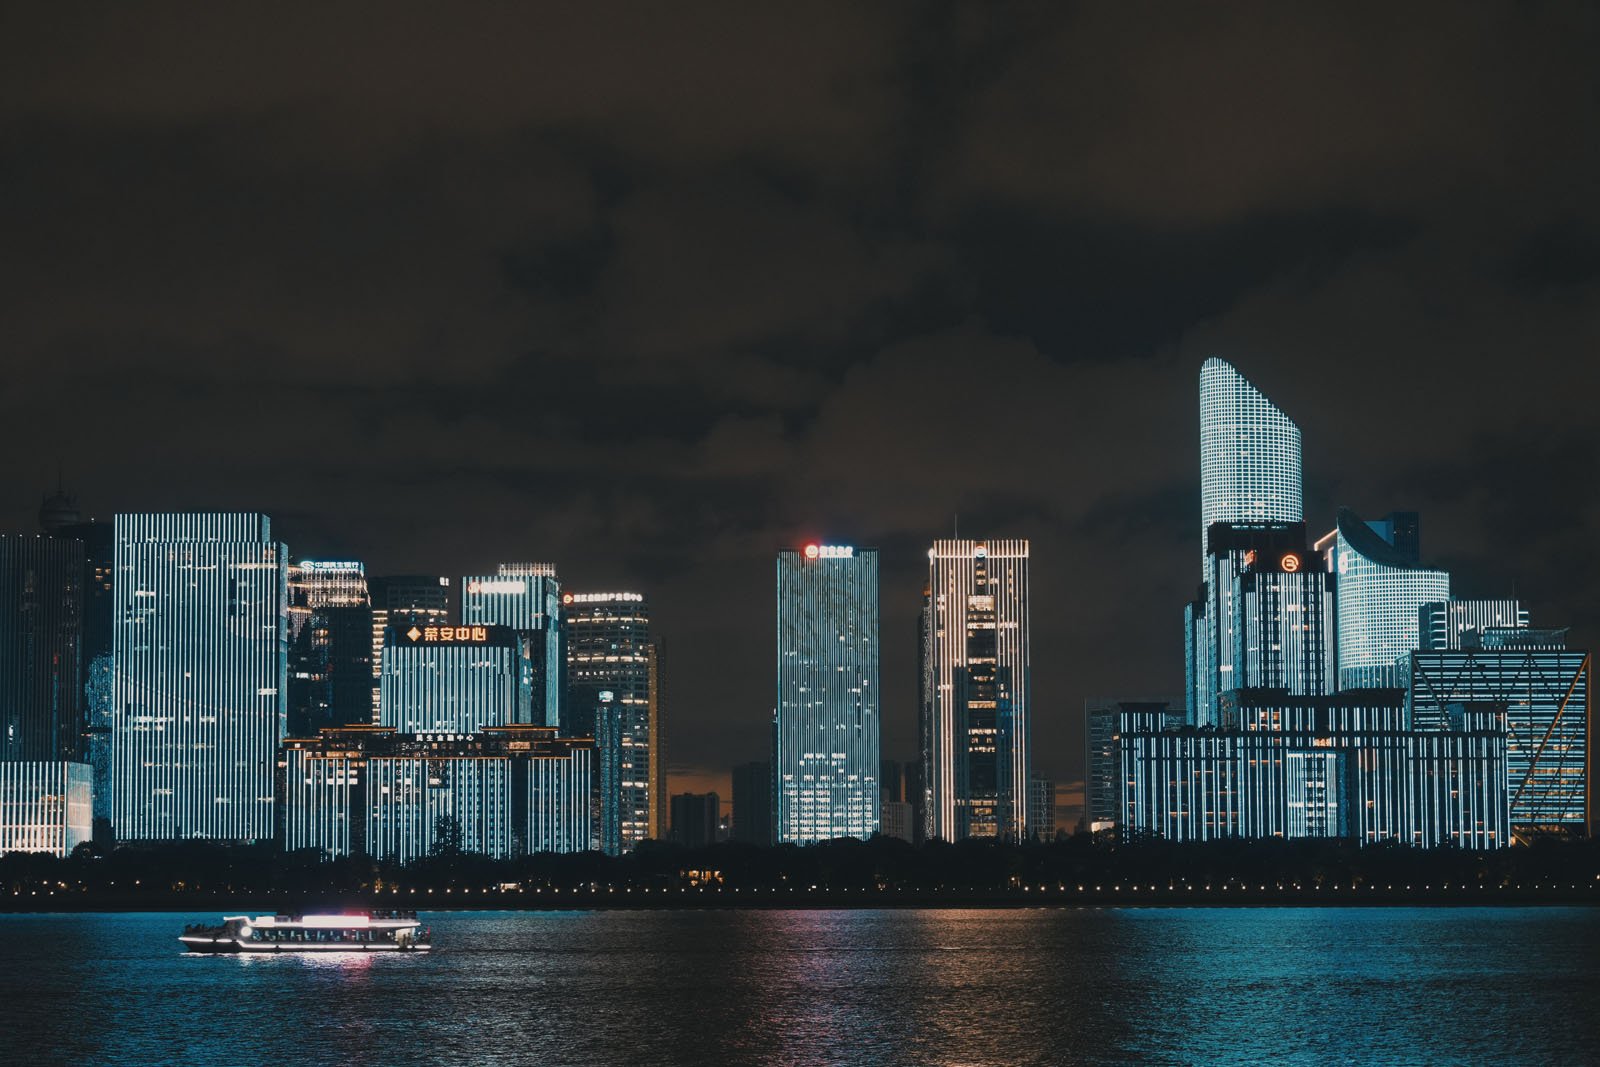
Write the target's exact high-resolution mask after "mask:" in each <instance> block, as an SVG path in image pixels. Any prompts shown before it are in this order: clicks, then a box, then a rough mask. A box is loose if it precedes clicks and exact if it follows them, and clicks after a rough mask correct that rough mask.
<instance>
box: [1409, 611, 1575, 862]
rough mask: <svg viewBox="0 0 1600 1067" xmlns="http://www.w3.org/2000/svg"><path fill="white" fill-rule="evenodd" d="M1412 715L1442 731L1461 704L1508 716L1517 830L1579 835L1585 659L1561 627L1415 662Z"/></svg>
mask: <svg viewBox="0 0 1600 1067" xmlns="http://www.w3.org/2000/svg"><path fill="white" fill-rule="evenodd" d="M1408 666H1409V673H1410V677H1409V679H1408V680H1409V682H1410V685H1411V692H1410V704H1411V716H1412V719H1413V721H1414V722H1415V723H1417V724H1418V725H1419V726H1424V725H1438V724H1440V723H1442V722H1444V721H1445V720H1447V718H1448V717H1449V716H1450V715H1451V714H1453V713H1454V712H1455V711H1457V710H1459V709H1460V708H1463V707H1474V708H1476V707H1491V708H1493V709H1494V710H1495V713H1496V714H1497V715H1503V717H1504V729H1505V732H1506V735H1507V740H1506V776H1507V779H1508V789H1509V791H1510V795H1511V824H1512V827H1513V828H1514V829H1515V830H1516V831H1517V832H1518V833H1519V834H1521V835H1524V836H1527V835H1532V834H1535V833H1542V832H1547V831H1552V830H1554V831H1559V832H1562V833H1581V832H1584V830H1585V827H1586V826H1589V825H1591V820H1592V818H1593V813H1592V812H1591V811H1590V810H1589V799H1590V798H1589V777H1588V774H1589V736H1590V727H1589V714H1590V710H1591V709H1590V707H1589V699H1590V690H1591V684H1592V683H1591V678H1592V666H1591V659H1590V656H1589V654H1588V653H1587V652H1584V651H1582V650H1580V649H1572V648H1568V647H1567V635H1566V631H1565V630H1542V629H1529V628H1527V627H1508V628H1505V629H1490V630H1485V631H1483V632H1482V633H1481V634H1480V633H1472V634H1469V635H1467V639H1466V640H1465V641H1464V642H1463V643H1462V647H1460V648H1454V649H1438V650H1430V651H1420V652H1414V653H1412V654H1411V656H1410V663H1409V665H1408Z"/></svg>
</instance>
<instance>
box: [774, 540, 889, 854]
mask: <svg viewBox="0 0 1600 1067" xmlns="http://www.w3.org/2000/svg"><path fill="white" fill-rule="evenodd" d="M777 577H778V604H777V606H778V643H777V652H778V693H777V698H778V699H777V716H776V719H775V722H774V730H775V734H774V737H773V753H774V763H775V774H774V779H775V783H774V784H775V791H776V792H775V800H776V808H777V836H778V840H779V842H793V843H797V844H809V843H813V842H817V841H827V840H830V839H832V838H837V837H860V838H865V837H870V836H871V835H872V834H873V833H875V832H877V830H878V827H879V809H878V805H879V799H880V798H879V794H878V761H879V758H880V753H879V718H878V716H879V710H880V709H879V698H878V551H877V549H872V548H866V549H857V548H851V547H849V546H845V545H818V544H810V545H806V546H805V547H804V548H801V549H794V548H786V549H783V550H782V551H780V552H779V553H778V575H777Z"/></svg>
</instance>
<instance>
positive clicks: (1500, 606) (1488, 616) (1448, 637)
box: [1417, 598, 1528, 652]
mask: <svg viewBox="0 0 1600 1067" xmlns="http://www.w3.org/2000/svg"><path fill="white" fill-rule="evenodd" d="M1527 628H1528V611H1527V609H1526V608H1524V607H1523V606H1522V605H1521V604H1519V603H1518V602H1517V601H1515V600H1456V599H1454V598H1452V599H1450V600H1434V601H1430V602H1429V603H1427V604H1424V605H1422V607H1421V608H1420V609H1419V610H1418V619H1417V636H1418V641H1419V643H1418V645H1417V648H1418V649H1419V650H1421V651H1423V652H1433V651H1442V650H1444V649H1450V648H1463V647H1465V645H1464V643H1463V642H1467V641H1470V640H1471V639H1472V638H1471V635H1480V636H1481V635H1482V634H1483V633H1484V631H1486V630H1526V629H1527Z"/></svg>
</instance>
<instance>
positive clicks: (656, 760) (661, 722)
mask: <svg viewBox="0 0 1600 1067" xmlns="http://www.w3.org/2000/svg"><path fill="white" fill-rule="evenodd" d="M664 677H665V675H664V674H663V672H662V644H661V639H660V638H659V637H658V638H656V639H655V640H654V641H651V642H650V837H651V838H652V839H654V840H656V841H660V840H661V839H662V838H664V837H666V836H667V718H666V710H665V709H666V707H667V704H666V695H665V691H664V689H663V686H664V685H665V684H666V683H665V681H664V680H663V679H664Z"/></svg>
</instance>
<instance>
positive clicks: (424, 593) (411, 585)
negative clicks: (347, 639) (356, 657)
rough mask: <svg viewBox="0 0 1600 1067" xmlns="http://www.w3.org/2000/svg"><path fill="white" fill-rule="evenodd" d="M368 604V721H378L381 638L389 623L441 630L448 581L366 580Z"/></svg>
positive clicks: (421, 577) (420, 577) (413, 577)
mask: <svg viewBox="0 0 1600 1067" xmlns="http://www.w3.org/2000/svg"><path fill="white" fill-rule="evenodd" d="M367 592H368V595H369V596H370V597H371V600H372V721H373V722H377V721H378V713H379V703H380V698H381V693H380V682H381V680H382V678H383V638H384V634H385V632H387V630H388V629H389V624H390V623H391V622H400V621H402V620H403V621H405V622H406V623H407V624H408V625H409V624H410V623H413V622H415V623H420V624H421V625H423V626H443V625H444V624H446V623H449V622H454V621H455V620H453V619H452V618H451V617H450V579H448V578H441V577H439V576H438V575H435V574H402V575H391V576H387V577H383V578H368V579H367ZM402 629H405V627H402Z"/></svg>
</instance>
